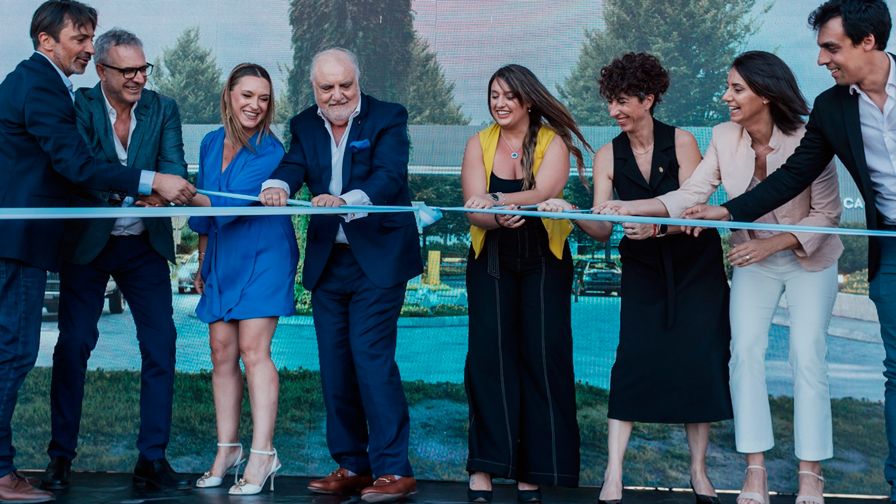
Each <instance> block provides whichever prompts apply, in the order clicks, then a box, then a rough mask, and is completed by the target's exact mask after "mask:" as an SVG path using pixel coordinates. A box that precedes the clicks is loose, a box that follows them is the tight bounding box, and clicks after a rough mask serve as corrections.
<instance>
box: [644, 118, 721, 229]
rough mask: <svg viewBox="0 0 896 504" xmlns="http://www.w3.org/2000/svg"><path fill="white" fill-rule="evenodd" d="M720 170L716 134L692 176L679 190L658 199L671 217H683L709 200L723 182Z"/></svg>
mask: <svg viewBox="0 0 896 504" xmlns="http://www.w3.org/2000/svg"><path fill="white" fill-rule="evenodd" d="M719 170H720V168H719V152H718V147H717V146H716V135H713V136H712V139H711V140H710V142H709V148H707V149H706V154H705V155H704V157H703V160H702V161H700V164H698V165H697V168H695V169H694V173H692V174H691V176H690V178H688V179H687V180H686V181H685V182H684V184H683V185H682V186H681V187H679V188H678V189H677V190H675V191H670V192H667V193H666V194H663V195H662V196H657V198H656V199H658V200H660V202H662V204H663V205H665V206H666V211H667V212H669V216H670V217H675V218H677V217H681V214H682V213H684V211H685V210H687V209H688V208H691V207H692V206H694V205H699V204H700V203H706V202H707V200H709V197H710V196H712V193H714V192H715V191H716V188H717V187H719V184H721V183H722V176H721V172H720V171H719Z"/></svg>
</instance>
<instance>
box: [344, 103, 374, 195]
mask: <svg viewBox="0 0 896 504" xmlns="http://www.w3.org/2000/svg"><path fill="white" fill-rule="evenodd" d="M369 110H370V101H369V100H368V99H367V95H365V94H362V95H361V111H360V112H359V113H358V115H357V116H356V117H355V118H354V119H352V129H351V131H349V132H348V138H346V139H345V141H346V142H348V143H347V144H346V145H345V154H344V155H343V156H342V192H343V193H344V192H346V191H345V189H346V188H347V187H348V184H349V181H350V180H351V176H352V154H353V153H352V149H351V146H352V142H354V141H356V140H358V138H360V137H361V130H362V129H363V127H364V123H365V122H367V121H366V120H367V113H368V112H369Z"/></svg>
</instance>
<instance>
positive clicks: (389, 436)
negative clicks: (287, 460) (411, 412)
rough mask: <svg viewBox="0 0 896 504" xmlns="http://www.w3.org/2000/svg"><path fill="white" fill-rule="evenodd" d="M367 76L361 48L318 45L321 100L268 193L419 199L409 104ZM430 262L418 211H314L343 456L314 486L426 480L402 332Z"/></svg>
mask: <svg viewBox="0 0 896 504" xmlns="http://www.w3.org/2000/svg"><path fill="white" fill-rule="evenodd" d="M359 77H360V72H359V70H358V63H357V58H356V57H355V56H354V54H352V53H351V52H349V51H347V50H345V49H329V50H326V51H323V52H321V53H318V54H317V55H315V57H314V59H313V60H312V63H311V84H312V86H313V88H314V98H315V101H316V102H317V105H315V106H312V107H309V108H308V109H306V110H304V111H303V112H302V113H300V114H299V115H297V116H296V117H294V118H293V119H292V121H290V132H291V133H292V143H291V145H290V147H289V153H287V154H286V156H285V157H284V158H283V161H282V162H281V163H280V166H279V167H278V168H277V170H276V171H275V172H274V173H273V175H271V180H269V181H267V182H265V184H264V185H263V186H262V193H261V199H262V203H264V204H265V205H268V206H282V205H285V204H286V199H287V198H288V196H289V195H290V194H294V193H296V192H297V191H299V190H300V189H301V188H302V185H303V184H305V185H307V186H308V188H309V190H310V191H311V194H312V195H313V199H312V200H311V203H312V204H313V205H314V206H318V207H338V206H342V205H345V204H350V205H370V204H373V205H405V206H409V205H410V204H411V201H410V194H409V190H408V181H407V170H408V155H409V141H408V135H407V119H408V114H407V111H406V110H405V108H404V107H402V106H401V105H398V104H394V103H386V102H381V101H379V100H377V99H375V98H373V97H371V96H368V95H365V94H362V93H361V91H360V83H359ZM422 271H423V264H422V261H421V259H420V245H419V237H418V234H417V227H416V223H415V221H414V217H413V215H412V214H410V213H389V214H376V213H375V214H369V215H368V214H366V213H355V214H348V215H345V216H338V215H315V216H312V217H311V222H310V224H309V226H308V235H307V245H306V247H305V264H304V270H303V278H302V282H303V284H304V286H305V288H306V289H308V290H310V291H311V307H312V311H313V315H314V326H315V329H316V332H317V343H318V352H319V356H320V373H321V382H322V386H323V396H324V404H325V405H326V409H327V445H328V447H329V449H330V454H331V455H332V457H333V459H334V460H335V461H336V463H337V464H338V466H339V467H338V468H337V469H336V470H335V471H333V472H332V473H331V474H330V475H329V476H327V477H325V478H322V479H319V480H314V481H312V482H311V483H310V484H309V486H308V488H309V489H310V490H311V491H313V492H317V493H328V494H344V493H352V492H355V491H358V490H361V498H362V499H363V500H365V501H367V502H382V501H389V500H397V499H400V498H402V497H405V496H407V495H410V494H412V493H414V492H416V488H417V486H416V480H415V479H414V477H413V472H412V470H411V465H410V462H409V461H408V431H409V417H408V406H407V401H406V400H405V396H404V390H403V389H402V385H401V377H400V376H399V373H398V366H397V365H396V363H395V344H396V337H397V332H398V329H397V324H398V315H399V312H400V311H401V306H402V304H403V302H404V295H405V287H406V285H407V281H408V280H410V279H411V278H413V277H415V276H417V275H419V274H420V273H421V272H422ZM374 477H376V479H374Z"/></svg>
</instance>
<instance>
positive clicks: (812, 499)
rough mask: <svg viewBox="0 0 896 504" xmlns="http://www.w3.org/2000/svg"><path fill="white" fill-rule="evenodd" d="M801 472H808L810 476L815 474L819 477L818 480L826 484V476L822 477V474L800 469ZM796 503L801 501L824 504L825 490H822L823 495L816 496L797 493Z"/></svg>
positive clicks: (798, 503)
mask: <svg viewBox="0 0 896 504" xmlns="http://www.w3.org/2000/svg"><path fill="white" fill-rule="evenodd" d="M797 474H798V475H799V474H808V475H809V476H815V477H816V478H818V481H820V482H821V483H822V485H823V484H824V478H822V477H821V475H820V474H815V473H814V472H812V471H799V472H798V473H797ZM794 502H795V503H796V504H800V502H809V503H812V504H824V492H822V494H821V497H816V496H814V495H797V496H796V500H795V501H794Z"/></svg>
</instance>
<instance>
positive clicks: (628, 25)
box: [0, 0, 896, 493]
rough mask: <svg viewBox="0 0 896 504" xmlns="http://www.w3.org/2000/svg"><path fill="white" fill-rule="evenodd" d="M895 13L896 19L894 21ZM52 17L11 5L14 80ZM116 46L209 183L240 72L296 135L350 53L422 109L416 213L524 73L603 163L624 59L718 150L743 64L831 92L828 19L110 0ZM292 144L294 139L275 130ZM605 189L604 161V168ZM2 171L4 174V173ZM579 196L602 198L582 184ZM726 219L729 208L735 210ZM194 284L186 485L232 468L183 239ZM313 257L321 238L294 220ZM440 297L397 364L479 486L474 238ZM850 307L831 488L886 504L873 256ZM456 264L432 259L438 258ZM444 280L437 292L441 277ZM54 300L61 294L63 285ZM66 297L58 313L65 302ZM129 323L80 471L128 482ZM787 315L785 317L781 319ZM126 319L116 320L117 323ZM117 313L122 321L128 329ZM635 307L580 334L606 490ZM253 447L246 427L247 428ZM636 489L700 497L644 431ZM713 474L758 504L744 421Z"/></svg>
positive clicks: (632, 473)
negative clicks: (471, 384) (821, 51)
mask: <svg viewBox="0 0 896 504" xmlns="http://www.w3.org/2000/svg"><path fill="white" fill-rule="evenodd" d="M888 3H889V5H890V7H891V9H892V8H894V7H896V2H892V1H891V2H888ZM38 4H39V2H35V1H20V0H0V9H2V11H3V12H4V19H6V22H5V29H4V30H3V31H2V32H0V47H2V48H3V49H2V51H0V74H4V75H5V74H6V73H8V72H9V71H10V70H11V69H12V68H13V67H14V66H15V65H16V64H17V63H18V61H20V60H22V59H24V58H26V57H28V56H29V55H30V53H31V51H32V47H31V42H30V40H29V38H28V26H29V23H30V17H31V14H32V12H33V10H34V8H36V6H37V5H38ZM92 5H93V6H94V7H96V8H97V9H98V11H99V13H100V20H99V23H100V24H99V27H98V29H97V33H102V32H103V31H105V30H107V29H109V28H112V27H121V28H125V29H128V30H131V31H133V32H135V33H136V34H137V35H138V36H140V37H141V38H142V39H143V41H144V45H145V52H146V55H147V58H148V59H149V60H150V61H152V62H154V63H155V64H156V65H157V71H156V72H155V73H154V74H153V76H152V77H151V79H150V87H153V88H155V89H157V90H159V91H160V92H163V93H165V94H167V95H169V96H172V97H174V98H176V99H177V100H178V103H179V105H180V108H181V113H182V116H183V118H184V140H185V149H186V153H187V160H188V162H189V163H191V169H194V170H195V164H196V163H197V162H198V146H199V142H200V140H201V139H202V136H203V135H204V134H205V133H207V132H208V131H210V130H212V129H213V128H215V127H216V126H215V124H216V123H217V122H218V112H217V96H218V94H219V93H220V87H221V82H222V80H223V77H224V76H226V74H227V73H228V72H229V70H230V69H231V68H232V67H233V66H234V65H236V64H237V63H240V62H244V61H251V62H256V63H259V64H262V65H263V66H265V67H266V68H267V69H268V70H269V71H270V72H271V74H272V76H273V77H274V79H275V92H276V94H277V100H278V101H277V105H278V109H279V112H278V118H277V122H278V123H280V124H282V123H284V122H285V121H286V120H288V118H289V117H290V115H292V114H294V113H295V112H297V111H298V110H301V108H303V107H305V106H307V105H309V104H310V103H311V102H310V100H311V95H310V86H309V85H308V63H309V61H310V57H311V55H312V54H313V53H314V52H315V51H317V50H319V49H322V48H325V47H329V46H333V45H341V46H345V47H348V48H350V49H352V50H354V51H355V52H356V53H357V54H358V55H359V58H360V61H361V71H362V88H363V89H364V90H365V91H366V92H369V93H371V94H373V95H375V96H378V97H381V98H385V99H388V100H392V101H398V102H400V103H403V104H405V105H406V106H407V107H408V109H409V111H410V117H411V123H412V124H411V126H410V136H411V141H412V153H411V188H412V191H413V192H414V198H415V199H417V200H421V201H427V202H430V203H433V204H440V205H456V204H460V203H461V193H460V182H459V177H458V174H459V166H460V160H461V157H462V153H463V152H462V151H463V146H464V143H465V141H466V139H467V138H469V136H470V135H472V134H474V133H475V131H477V129H479V128H480V127H482V126H483V125H484V124H487V123H488V122H489V120H490V116H489V113H488V109H487V107H486V85H487V81H488V78H489V76H490V75H491V73H492V72H493V71H494V70H495V69H497V68H498V67H499V66H501V65H503V64H506V63H520V64H523V65H525V66H527V67H529V68H530V69H532V70H533V71H534V72H535V74H536V75H538V76H539V77H540V78H541V79H542V81H543V82H544V83H545V84H546V85H547V86H548V88H549V89H550V90H551V91H552V92H554V93H555V94H556V95H557V96H558V97H559V98H560V99H561V100H562V101H563V102H564V103H565V104H567V106H568V107H569V108H570V109H571V111H572V112H573V113H574V115H575V116H576V118H577V119H578V121H579V123H580V124H581V125H583V126H584V131H585V133H586V136H587V137H588V140H589V141H590V142H591V143H592V145H594V146H595V147H598V146H600V145H602V144H604V143H606V142H608V141H610V140H611V139H612V137H613V136H615V135H616V134H617V133H618V130H617V129H616V128H615V127H614V126H613V123H612V121H610V120H609V118H608V117H607V115H606V112H605V106H604V103H603V102H602V101H601V100H600V99H599V97H598V95H597V91H596V83H595V82H594V76H595V75H596V72H597V71H598V69H599V68H600V66H602V65H604V64H606V63H607V62H608V61H609V60H610V59H611V58H612V57H613V56H614V55H616V54H619V53H620V52H622V51H626V50H646V51H650V52H653V53H655V54H657V55H659V56H660V58H661V60H662V61H663V63H664V64H665V65H666V66H667V68H668V69H669V70H670V72H671V74H672V84H671V88H670V91H669V93H668V95H667V97H666V100H665V101H664V103H663V104H662V105H660V106H659V108H658V109H657V115H658V116H659V117H660V118H661V119H663V120H664V121H667V122H670V123H672V124H676V125H679V126H681V127H684V128H686V129H688V130H690V131H692V132H693V133H694V134H695V135H696V137H697V139H698V143H699V144H700V146H701V148H702V149H705V148H706V146H707V145H708V143H709V137H710V128H711V127H712V125H714V124H717V123H719V122H722V121H725V120H727V109H726V108H725V107H724V106H723V105H722V104H721V102H720V101H719V96H720V95H721V92H722V90H723V86H724V79H725V74H726V72H727V67H728V65H729V63H730V61H731V59H732V58H733V57H734V56H735V55H736V54H738V53H739V52H741V51H743V50H747V49H762V50H767V51H772V52H775V53H776V54H778V55H779V56H781V58H782V59H784V61H785V62H787V63H788V64H789V65H790V66H791V68H792V69H793V70H794V72H795V74H796V75H797V78H798V80H799V83H800V85H801V87H802V90H803V92H804V94H805V95H806V97H807V98H808V99H809V101H810V102H811V101H812V100H813V99H814V97H815V96H816V95H817V94H818V93H820V92H821V91H823V90H824V89H826V88H827V87H829V86H830V85H831V83H832V80H831V78H830V76H829V74H828V72H827V71H826V70H824V69H822V68H819V67H817V66H816V64H815V59H816V55H817V50H816V46H815V37H814V33H813V32H812V31H811V30H810V29H809V28H808V26H807V24H806V18H807V16H808V13H809V12H810V11H811V10H812V9H813V8H814V7H815V6H816V2H815V0H788V1H783V0H778V1H775V2H764V1H759V0H757V1H752V0H700V1H689V0H669V1H655V0H628V1H619V0H616V1H614V0H607V1H576V0H553V1H550V2H546V1H544V2H542V1H518V0H517V1H511V0H490V1H473V0H470V1H461V0H415V1H410V2H409V1H407V0H357V1H350V0H337V1H330V2H319V1H317V0H255V1H253V2H251V3H249V4H247V3H245V2H237V1H232V0H223V1H211V0H194V1H190V2H181V1H173V0H172V1H169V0H144V1H132V0H114V1H113V0H96V1H94V2H92ZM73 81H74V83H75V85H76V86H92V85H94V84H95V83H96V82H97V79H96V74H95V71H94V69H93V66H92V65H91V66H90V67H89V68H88V70H87V72H86V73H85V75H83V76H76V77H74V78H73ZM278 131H279V132H281V133H282V129H280V128H278ZM587 165H588V166H587V167H588V169H589V172H590V160H589V161H588V163H587ZM0 169H2V167H0ZM840 180H841V185H842V187H841V195H842V201H843V204H844V214H843V220H844V222H845V223H846V224H847V225H851V226H857V227H862V226H863V225H864V222H863V211H862V205H864V204H865V202H864V201H862V200H861V198H859V197H858V194H857V192H856V190H855V187H854V186H853V184H852V181H851V180H850V179H849V178H848V176H847V175H845V172H844V171H842V169H841V179H840ZM568 194H569V195H570V198H571V199H573V200H575V201H576V202H577V203H578V204H579V205H580V206H581V205H583V204H585V205H587V204H588V202H589V198H590V197H589V196H588V195H587V194H586V193H585V191H584V189H583V188H581V186H580V185H578V182H577V180H576V177H575V176H572V177H571V178H570V185H569V187H568ZM715 198H716V200H719V199H722V198H724V195H723V194H719V195H717V196H716V197H715ZM175 224H176V227H177V228H178V229H179V231H177V232H176V234H177V236H176V239H177V240H178V241H179V245H178V252H179V262H178V265H176V266H172V289H173V290H174V291H175V292H177V293H176V294H175V322H176V324H177V327H178V333H179V337H178V354H177V357H178V364H177V367H178V371H179V372H180V374H179V375H178V381H177V395H176V403H175V409H176V411H175V426H174V439H173V440H172V444H171V446H170V448H169V456H170V457H171V459H172V461H173V463H174V465H175V467H176V468H178V469H179V470H185V471H193V472H202V471H204V470H205V469H207V466H208V465H209V464H210V462H211V458H212V456H213V450H214V441H215V438H214V417H213V411H212V400H211V394H210V389H209V387H210V384H209V381H210V380H209V374H208V372H209V370H210V369H211V362H210V358H209V354H208V343H207V328H206V327H205V326H204V325H202V324H201V322H200V321H199V320H198V319H197V318H196V317H195V314H194V313H193V310H194V309H195V306H196V302H197V301H198V296H197V295H195V294H193V293H190V292H189V289H190V287H189V285H190V283H189V276H190V273H191V271H192V270H194V269H195V254H193V252H194V251H195V247H196V237H195V235H194V234H192V233H191V232H189V230H188V228H184V226H183V220H182V219H176V220H175ZM296 229H297V236H298V239H299V240H300V243H301V241H302V239H303V236H302V230H303V229H304V224H303V222H301V219H297V220H296ZM422 239H423V240H424V245H425V252H424V253H426V254H427V257H425V261H424V262H427V261H428V262H429V264H430V266H429V269H428V271H427V273H426V274H425V275H424V277H423V278H420V279H416V280H414V281H412V282H411V285H410V286H409V290H408V294H407V299H406V305H405V310H404V312H403V314H404V316H403V317H402V318H401V321H400V327H399V348H398V355H397V359H398V362H399V365H400V367H401V371H402V377H403V378H404V379H405V380H406V381H407V382H408V383H407V390H408V396H409V401H410V403H411V416H412V422H413V427H412V450H413V454H412V456H413V462H414V463H415V466H416V469H417V473H418V476H419V477H423V478H448V479H463V478H464V477H465V473H464V470H463V468H464V459H465V456H466V415H467V409H466V402H465V397H464V394H463V365H464V358H465V352H466V345H467V341H466V337H467V326H466V324H467V321H466V316H465V314H466V292H465V290H464V278H463V272H464V266H465V257H466V249H467V247H468V241H467V239H468V236H467V225H466V223H465V221H464V219H463V218H461V217H458V216H449V217H447V218H446V219H444V220H443V221H442V222H440V223H438V224H437V225H435V226H433V227H431V228H428V229H426V230H425V232H424V234H423V237H422ZM844 242H845V244H846V252H845V253H844V256H843V257H842V258H841V260H840V273H841V277H840V279H841V288H840V294H839V296H838V301H837V305H836V307H835V312H834V319H833V321H832V324H831V327H830V329H829V337H828V360H829V366H830V377H831V392H832V397H834V398H835V402H834V415H835V418H834V429H835V447H836V449H835V451H836V456H835V459H834V460H833V461H832V462H829V463H828V464H827V465H826V466H825V473H826V477H827V478H828V485H827V490H828V491H833V492H844V493H845V492H856V493H881V492H883V491H884V489H885V488H884V486H883V477H882V474H881V473H882V471H881V467H882V459H883V456H884V446H885V443H884V436H883V417H882V405H881V401H882V400H883V392H884V390H883V378H882V375H881V372H882V364H881V361H882V359H883V347H882V345H881V342H880V335H879V329H878V326H877V323H876V314H875V312H874V309H873V306H872V304H871V302H870V301H869V300H868V298H867V282H866V281H865V279H866V278H867V270H866V263H865V254H866V248H865V247H866V245H865V241H864V239H861V238H847V239H845V240H844ZM571 245H572V249H573V252H574V255H575V256H576V260H577V261H580V263H579V264H580V265H581V266H580V267H581V268H587V265H588V264H589V261H592V260H594V258H605V259H608V260H611V261H615V260H616V259H617V258H618V252H617V251H616V250H615V248H614V247H613V246H610V247H608V248H603V247H602V246H601V245H596V244H594V243H593V242H591V241H590V240H588V239H587V238H586V237H584V235H579V234H578V233H576V234H574V235H573V236H572V238H571ZM436 252H437V253H438V255H434V254H433V255H429V254H430V253H436ZM436 273H438V274H436ZM51 290H52V284H51ZM48 296H52V293H51V294H49V295H48ZM46 304H47V308H48V311H47V313H46V317H45V320H44V324H43V328H42V341H41V354H40V357H39V360H38V369H37V370H36V371H35V372H34V373H33V374H32V376H31V377H30V378H29V381H28V383H27V389H26V390H25V392H24V393H23V398H22V401H21V403H20V407H19V409H18V410H17V417H16V422H17V424H16V427H17V430H16V444H17V447H18V449H19V452H20V458H19V460H20V461H21V465H22V466H24V467H40V466H43V465H44V464H45V455H44V450H45V446H46V442H47V440H48V438H49V436H48V433H49V420H48V405H47V402H48V400H47V391H48V386H49V367H50V366H51V365H52V350H53V345H54V344H55V341H56V337H57V335H58V331H57V328H56V322H55V320H54V318H53V313H52V311H53V309H54V306H53V300H52V299H50V298H48V300H47V303H46ZM296 304H297V307H298V313H299V314H298V315H297V316H295V317H290V318H288V319H283V320H282V321H281V323H280V327H279V328H278V330H277V334H276V336H275V340H274V345H273V353H274V361H275V363H276V364H277V366H278V367H279V368H280V369H281V371H282V373H283V378H282V381H281V385H282V391H281V399H280V420H279V423H278V434H277V437H276V438H275V445H277V446H278V449H279V450H280V452H281V454H283V459H284V464H285V469H286V470H287V471H288V472H290V473H295V474H322V473H326V472H328V471H329V469H330V465H331V461H330V460H329V458H328V455H327V451H326V446H325V439H324V436H323V428H324V417H323V408H322V404H321V399H320V394H319V383H318V378H317V374H316V370H317V369H318V362H317V353H316V352H317V350H316V343H315V335H314V330H313V327H312V325H311V319H310V312H309V308H308V293H306V292H304V291H303V290H302V289H301V288H300V287H299V288H297V291H296ZM124 305H125V306H124V312H123V313H121V314H118V313H111V312H108V311H107V312H105V313H104V315H103V317H102V318H101V322H100V327H99V329H100V333H101V336H100V342H99V344H98V346H97V348H96V350H95V351H94V353H93V355H92V357H91V361H90V368H91V370H92V371H91V372H90V374H89V378H88V395H87V398H86V400H85V413H84V414H85V417H84V422H83V425H82V431H81V447H80V452H79V453H80V455H79V458H78V459H77V461H76V463H75V469H81V470H88V469H91V470H129V469H130V464H131V463H132V461H133V459H134V457H135V456H136V451H135V449H134V448H133V443H134V438H135V435H136V430H137V426H136V419H137V413H136V411H137V409H136V408H137V405H136V397H137V391H138V380H137V378H136V374H135V373H136V370H139V366H140V357H139V351H138V349H137V345H136V340H135V338H134V328H133V322H132V319H131V317H130V314H129V310H128V308H127V305H126V302H125V303H124ZM784 305H786V303H784ZM784 305H782V307H781V308H780V309H779V312H778V315H777V316H776V319H775V325H774V327H773V329H772V332H771V335H770V342H769V349H768V360H767V372H768V376H769V391H770V393H771V394H772V395H773V396H775V398H774V400H773V411H774V415H775V427H776V434H777V436H778V437H777V440H778V445H777V447H776V448H775V449H773V450H772V452H770V454H769V457H770V458H771V460H772V462H771V463H770V464H771V467H773V468H781V470H779V471H772V472H771V474H770V480H771V482H772V488H773V489H781V490H788V489H790V488H795V478H794V475H795V471H794V470H791V468H792V467H793V465H794V464H795V460H794V459H793V454H792V453H793V450H792V445H793V441H792V431H791V430H790V429H791V425H792V424H791V412H792V395H793V392H792V379H791V370H790V366H789V364H788V348H789V347H788V324H789V321H788V314H787V310H786V306H784ZM110 307H111V306H110ZM114 311H118V310H114ZM618 316H619V298H618V296H617V295H616V293H614V292H612V291H610V292H607V293H600V294H599V295H581V296H576V298H575V303H574V304H573V312H572V317H573V333H574V352H575V371H576V378H577V380H578V381H579V382H580V386H579V421H580V426H581V429H582V437H583V444H582V455H583V464H582V476H583V483H585V484H597V483H599V482H600V479H601V474H602V471H603V464H604V462H605V455H604V451H605V447H606V441H605V439H606V426H605V424H606V388H607V387H608V385H609V372H610V368H611V366H612V363H613V360H614V356H615V348H616V343H617V338H618V328H619V321H618ZM243 430H244V432H245V435H244V439H245V440H247V439H248V433H249V432H250V431H249V422H248V416H246V417H245V422H244V429H243ZM634 439H635V441H633V443H632V451H633V452H634V453H637V456H630V457H629V458H628V462H627V463H628V464H629V465H630V466H631V468H627V473H626V482H627V483H628V484H643V485H663V486H686V484H687V473H688V470H687V447H686V444H685V442H684V435H683V432H682V430H681V429H680V428H678V427H674V426H673V427H665V426H651V425H643V426H638V427H637V428H636V431H635V437H634ZM710 466H711V472H710V474H711V476H712V477H713V480H714V481H715V482H716V484H717V485H718V486H719V487H720V488H737V487H739V485H740V481H741V477H742V472H741V466H742V460H741V458H740V456H739V455H737V454H736V453H735V452H734V449H733V428H732V425H731V422H724V423H721V424H718V425H717V426H716V427H715V428H714V431H713V437H712V447H711V449H710Z"/></svg>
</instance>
